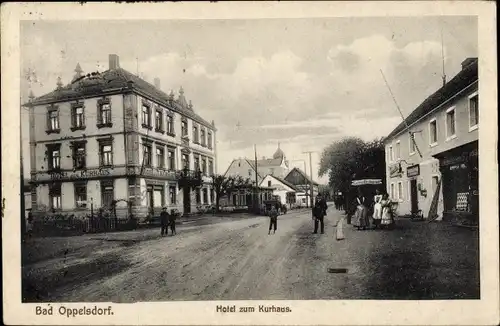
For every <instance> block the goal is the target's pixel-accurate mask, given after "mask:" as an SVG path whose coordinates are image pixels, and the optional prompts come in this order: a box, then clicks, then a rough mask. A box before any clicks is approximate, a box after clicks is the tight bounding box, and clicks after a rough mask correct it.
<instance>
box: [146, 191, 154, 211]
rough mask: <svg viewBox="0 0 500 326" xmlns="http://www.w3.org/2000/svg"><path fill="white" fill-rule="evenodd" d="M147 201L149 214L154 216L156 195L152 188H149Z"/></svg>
mask: <svg viewBox="0 0 500 326" xmlns="http://www.w3.org/2000/svg"><path fill="white" fill-rule="evenodd" d="M146 200H147V203H146V205H147V206H148V212H149V213H151V214H153V207H154V195H153V188H152V187H150V186H148V190H147V197H146Z"/></svg>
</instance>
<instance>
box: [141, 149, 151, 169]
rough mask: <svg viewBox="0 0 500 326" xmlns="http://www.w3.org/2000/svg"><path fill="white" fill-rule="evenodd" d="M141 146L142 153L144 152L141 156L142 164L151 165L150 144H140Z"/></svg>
mask: <svg viewBox="0 0 500 326" xmlns="http://www.w3.org/2000/svg"><path fill="white" fill-rule="evenodd" d="M142 148H143V153H144V157H143V164H144V166H151V165H152V163H153V162H152V161H153V160H152V155H151V144H143V145H142Z"/></svg>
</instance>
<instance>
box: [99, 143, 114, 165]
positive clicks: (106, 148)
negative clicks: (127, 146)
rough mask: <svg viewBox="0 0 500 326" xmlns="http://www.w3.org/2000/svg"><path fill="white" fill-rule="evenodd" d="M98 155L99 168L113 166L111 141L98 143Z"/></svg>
mask: <svg viewBox="0 0 500 326" xmlns="http://www.w3.org/2000/svg"><path fill="white" fill-rule="evenodd" d="M99 153H100V155H99V156H100V158H101V159H100V161H101V162H100V163H101V166H111V165H113V144H112V143H111V141H100V143H99Z"/></svg>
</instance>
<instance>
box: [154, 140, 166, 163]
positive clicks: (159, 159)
mask: <svg viewBox="0 0 500 326" xmlns="http://www.w3.org/2000/svg"><path fill="white" fill-rule="evenodd" d="M156 166H157V167H159V168H164V167H165V150H164V148H163V146H161V145H156Z"/></svg>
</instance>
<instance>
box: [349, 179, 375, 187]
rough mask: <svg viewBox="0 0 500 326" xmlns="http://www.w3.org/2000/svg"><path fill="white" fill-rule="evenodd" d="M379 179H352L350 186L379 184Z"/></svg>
mask: <svg viewBox="0 0 500 326" xmlns="http://www.w3.org/2000/svg"><path fill="white" fill-rule="evenodd" d="M381 184H382V180H381V179H363V180H353V181H352V183H351V185H352V186H364V185H381Z"/></svg>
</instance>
